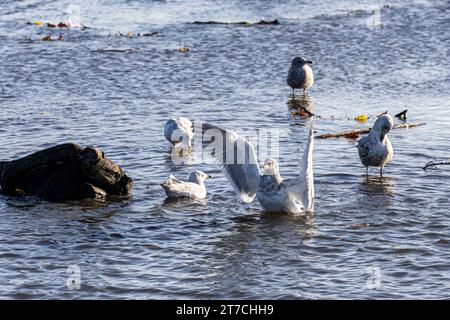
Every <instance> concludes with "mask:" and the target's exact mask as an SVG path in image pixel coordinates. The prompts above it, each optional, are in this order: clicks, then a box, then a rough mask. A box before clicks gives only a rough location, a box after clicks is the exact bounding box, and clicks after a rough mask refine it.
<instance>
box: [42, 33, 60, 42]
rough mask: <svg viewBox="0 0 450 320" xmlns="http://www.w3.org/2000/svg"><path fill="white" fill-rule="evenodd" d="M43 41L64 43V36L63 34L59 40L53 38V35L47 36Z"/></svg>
mask: <svg viewBox="0 0 450 320" xmlns="http://www.w3.org/2000/svg"><path fill="white" fill-rule="evenodd" d="M41 40H42V41H64V36H63V34H62V33H61V34H60V35H59V37H58V38H53V35H51V34H47V35H45V36H43V37H42V38H41Z"/></svg>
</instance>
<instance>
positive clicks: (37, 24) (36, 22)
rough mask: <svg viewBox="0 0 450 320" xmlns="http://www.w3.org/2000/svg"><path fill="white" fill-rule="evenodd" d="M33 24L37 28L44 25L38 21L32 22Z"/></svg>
mask: <svg viewBox="0 0 450 320" xmlns="http://www.w3.org/2000/svg"><path fill="white" fill-rule="evenodd" d="M31 23H32V24H34V25H35V26H41V25H43V24H44V23H43V22H42V21H39V20H36V21H31Z"/></svg>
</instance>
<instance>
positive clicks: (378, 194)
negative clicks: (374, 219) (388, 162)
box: [358, 176, 395, 212]
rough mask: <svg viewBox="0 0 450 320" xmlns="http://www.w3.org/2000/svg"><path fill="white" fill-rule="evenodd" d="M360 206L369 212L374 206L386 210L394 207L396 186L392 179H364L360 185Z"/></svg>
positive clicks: (373, 177)
mask: <svg viewBox="0 0 450 320" xmlns="http://www.w3.org/2000/svg"><path fill="white" fill-rule="evenodd" d="M359 189H360V191H361V192H360V199H359V201H358V202H359V206H360V207H361V209H363V210H367V212H369V211H371V210H373V208H374V206H376V207H383V208H385V209H387V208H389V207H391V206H393V205H394V196H395V184H394V179H393V178H391V177H383V178H381V177H379V176H369V177H368V178H366V177H364V178H363V180H362V183H361V185H360V188H359Z"/></svg>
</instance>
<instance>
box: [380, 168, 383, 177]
mask: <svg viewBox="0 0 450 320" xmlns="http://www.w3.org/2000/svg"><path fill="white" fill-rule="evenodd" d="M380 177H381V178H383V166H381V168H380Z"/></svg>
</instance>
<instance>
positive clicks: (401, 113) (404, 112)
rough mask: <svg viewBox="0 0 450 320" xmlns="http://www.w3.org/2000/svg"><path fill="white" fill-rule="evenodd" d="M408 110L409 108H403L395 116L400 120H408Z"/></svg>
mask: <svg viewBox="0 0 450 320" xmlns="http://www.w3.org/2000/svg"><path fill="white" fill-rule="evenodd" d="M407 112H408V110H403V111H402V112H400V113H397V114H396V115H395V117H396V118H399V119H400V120H406V118H407V117H408V116H407V115H406V113H407Z"/></svg>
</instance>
